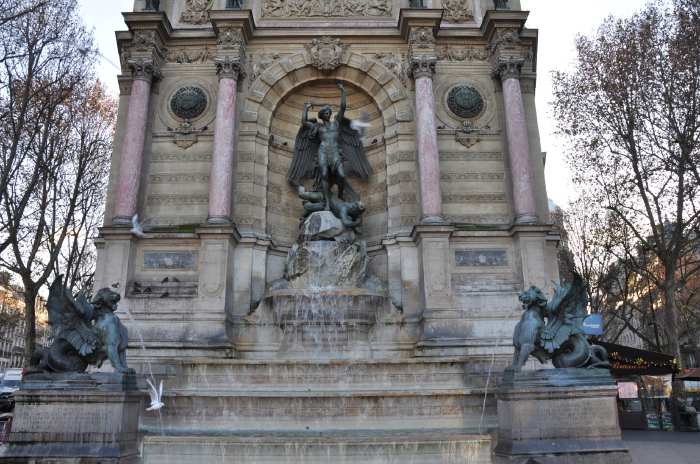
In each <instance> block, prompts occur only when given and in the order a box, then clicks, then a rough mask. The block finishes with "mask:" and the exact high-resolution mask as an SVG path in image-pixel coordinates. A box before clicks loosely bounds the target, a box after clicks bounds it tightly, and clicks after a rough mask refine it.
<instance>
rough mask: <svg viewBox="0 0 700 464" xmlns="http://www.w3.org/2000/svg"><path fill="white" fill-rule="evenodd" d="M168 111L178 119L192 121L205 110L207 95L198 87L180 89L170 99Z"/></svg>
mask: <svg viewBox="0 0 700 464" xmlns="http://www.w3.org/2000/svg"><path fill="white" fill-rule="evenodd" d="M170 109H171V110H172V111H173V113H175V115H176V116H177V117H178V118H181V119H194V118H196V117H198V116H201V115H202V113H204V110H206V109H207V94H206V93H204V90H202V89H200V88H199V87H194V86H188V87H182V88H180V89H178V91H177V92H175V94H174V95H173V96H172V98H171V99H170Z"/></svg>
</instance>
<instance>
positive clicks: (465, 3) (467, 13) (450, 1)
mask: <svg viewBox="0 0 700 464" xmlns="http://www.w3.org/2000/svg"><path fill="white" fill-rule="evenodd" d="M442 7H443V8H444V10H445V14H444V15H443V18H444V19H445V20H446V21H448V22H451V23H459V22H464V21H471V20H473V19H474V12H473V11H472V7H471V0H443V1H442Z"/></svg>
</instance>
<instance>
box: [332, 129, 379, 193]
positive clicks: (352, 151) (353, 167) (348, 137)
mask: <svg viewBox="0 0 700 464" xmlns="http://www.w3.org/2000/svg"><path fill="white" fill-rule="evenodd" d="M339 126H340V134H339V137H338V143H339V145H340V149H341V151H342V153H343V158H344V161H345V163H344V165H345V172H346V173H347V174H349V175H353V176H357V177H359V178H360V179H362V180H367V179H369V176H371V175H372V166H371V165H370V164H369V160H368V159H367V154H366V153H365V147H364V146H362V138H361V137H360V133H359V132H358V131H356V130H355V129H353V128H352V125H351V121H350V120H349V119H348V118H343V119H342V120H341V121H340V124H339Z"/></svg>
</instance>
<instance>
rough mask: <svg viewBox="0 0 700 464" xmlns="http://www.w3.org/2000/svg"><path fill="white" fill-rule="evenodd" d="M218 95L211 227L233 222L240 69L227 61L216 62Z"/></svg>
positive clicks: (210, 211)
mask: <svg viewBox="0 0 700 464" xmlns="http://www.w3.org/2000/svg"><path fill="white" fill-rule="evenodd" d="M216 65H217V68H218V73H219V94H218V97H217V103H216V126H215V129H214V154H213V155H212V160H211V174H210V176H209V218H208V219H207V222H208V223H209V224H230V223H231V194H232V191H233V165H234V162H235V160H234V159H233V156H234V148H235V145H236V89H237V83H238V76H239V73H240V68H239V66H238V63H235V62H232V61H230V60H227V59H219V60H217V61H216Z"/></svg>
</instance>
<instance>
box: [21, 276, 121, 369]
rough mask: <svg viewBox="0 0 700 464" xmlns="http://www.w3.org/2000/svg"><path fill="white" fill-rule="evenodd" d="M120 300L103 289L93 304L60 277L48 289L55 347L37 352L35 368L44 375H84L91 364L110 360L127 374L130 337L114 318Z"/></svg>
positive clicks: (115, 317)
mask: <svg viewBox="0 0 700 464" xmlns="http://www.w3.org/2000/svg"><path fill="white" fill-rule="evenodd" d="M119 299H120V296H119V294H118V293H116V292H114V291H112V290H111V289H109V288H103V289H102V290H100V291H98V292H97V294H96V295H95V296H94V297H93V298H92V301H90V300H89V299H88V297H87V295H86V294H85V292H80V293H78V294H77V295H76V296H75V297H73V295H72V294H71V292H70V291H69V290H68V289H67V288H66V287H65V286H64V284H63V276H60V275H59V276H58V277H56V279H55V280H54V281H53V283H52V284H51V287H50V288H49V298H48V300H47V303H46V307H47V310H48V313H49V325H51V327H52V329H53V343H52V344H51V345H50V346H49V347H48V348H46V349H43V350H37V353H36V354H35V356H34V358H33V359H32V363H31V364H32V368H33V370H35V371H44V372H84V371H85V370H86V369H87V367H88V366H89V365H91V364H93V365H96V366H98V367H99V366H101V365H102V363H103V362H104V361H105V360H106V359H109V361H110V363H111V364H112V366H113V367H114V369H115V370H116V371H117V372H127V371H128V370H129V369H128V366H127V363H126V347H127V343H128V340H129V334H128V331H127V329H126V327H124V325H123V324H122V323H121V321H120V320H119V318H118V317H117V316H116V315H115V314H114V311H116V309H117V303H118V302H119Z"/></svg>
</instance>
